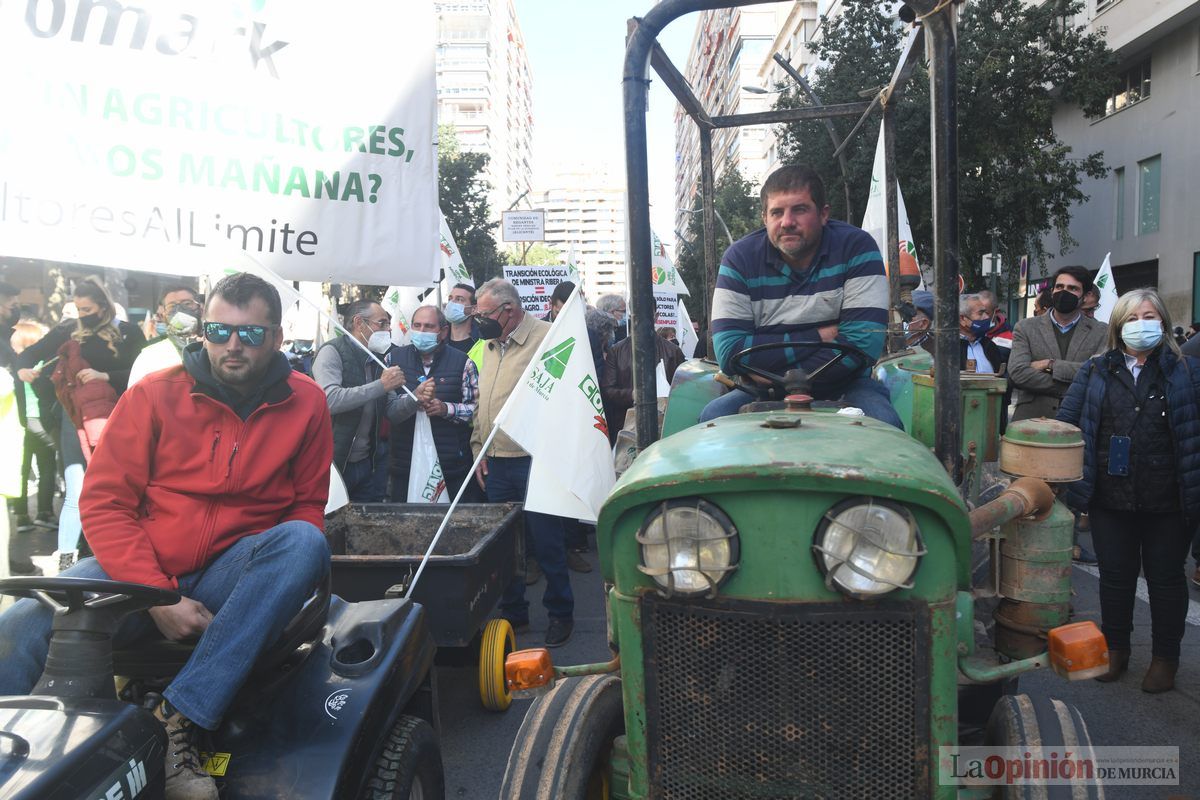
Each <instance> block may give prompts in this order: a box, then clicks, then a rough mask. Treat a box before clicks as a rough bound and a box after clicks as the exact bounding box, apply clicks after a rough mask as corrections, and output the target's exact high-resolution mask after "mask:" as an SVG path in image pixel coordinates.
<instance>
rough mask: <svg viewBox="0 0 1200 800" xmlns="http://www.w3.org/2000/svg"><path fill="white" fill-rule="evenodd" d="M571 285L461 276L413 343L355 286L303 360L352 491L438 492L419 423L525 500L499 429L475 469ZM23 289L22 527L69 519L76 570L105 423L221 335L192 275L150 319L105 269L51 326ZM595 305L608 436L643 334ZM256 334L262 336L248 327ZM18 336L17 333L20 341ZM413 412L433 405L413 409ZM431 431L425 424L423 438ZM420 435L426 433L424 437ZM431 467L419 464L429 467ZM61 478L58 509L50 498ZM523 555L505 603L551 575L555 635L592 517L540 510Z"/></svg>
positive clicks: (83, 284)
mask: <svg viewBox="0 0 1200 800" xmlns="http://www.w3.org/2000/svg"><path fill="white" fill-rule="evenodd" d="M574 290H575V285H574V284H572V283H569V282H565V283H561V284H559V285H558V286H557V287H556V288H555V289H554V292H553V294H552V296H551V299H550V304H549V306H550V307H549V313H548V314H546V318H545V319H539V318H538V317H537V316H536V315H534V314H532V313H528V312H526V311H525V310H524V308H523V307H522V305H521V302H520V298H519V296H518V294H517V292H516V289H515V288H514V287H513V286H512V285H511V284H510V283H508V282H507V281H504V280H500V279H497V280H493V281H489V282H488V283H486V284H484V285H483V286H481V287H479V289H478V290H477V289H476V288H475V287H473V286H471V285H469V284H458V285H455V286H453V287H451V288H450V290H449V292H448V294H447V296H446V297H445V298H444V300H445V303H444V304H443V305H441V306H434V305H425V306H421V307H420V308H417V309H416V310H415V311H414V312H413V313H412V314H411V318H410V319H409V320H408V324H409V331H408V343H407V344H404V345H400V346H398V345H396V344H394V343H393V340H392V330H393V326H392V322H393V321H392V318H391V315H390V314H389V313H388V312H387V311H386V310H385V309H384V307H383V306H382V305H381V304H380V303H379V302H378V301H377V300H374V299H370V298H367V299H360V300H355V301H353V302H351V303H349V304H348V305H347V306H345V307H344V308H343V309H342V310H341V311H342V313H341V322H342V323H343V325H344V329H345V331H346V332H347V333H348V334H349V335H348V336H339V337H334V338H332V339H330V340H329V341H327V342H325V343H324V344H322V345H321V346H320V347H319V348H317V350H316V352H315V353H314V354H312V357H311V358H309V359H305V360H300V359H295V360H293V361H292V362H291V364H292V368H293V369H297V370H301V371H303V372H306V373H307V374H309V375H310V377H312V378H313V379H314V380H315V381H316V383H317V384H318V386H320V388H321V389H322V391H323V392H324V395H325V400H326V406H327V410H328V412H329V414H330V425H331V433H332V447H333V455H332V463H333V464H334V465H335V466H336V467H337V469H338V472H339V473H340V476H341V478H342V481H343V483H344V484H345V486H346V490H347V493H348V496H349V499H350V500H351V501H352V502H367V503H379V502H393V503H404V502H409V501H427V500H428V499H429V498H428V496H427V495H426V496H422V495H421V493H420V490H421V489H424V488H425V487H424V486H421V487H416V488H414V486H410V484H411V483H412V480H410V479H411V478H412V477H413V474H414V473H419V472H420V470H418V469H414V468H413V464H412V461H413V453H414V449H413V445H414V437H417V436H423V437H424V436H428V437H429V439H431V441H432V445H433V449H434V450H435V451H436V454H437V461H438V463H439V465H440V468H441V474H442V477H443V479H444V487H440V488H442V489H443V491H445V493H446V495H447V496H448V497H454V496H456V495H457V494H458V493H459V490H460V489H461V490H462V502H467V503H472V502H500V501H502V500H522V499H524V495H525V487H526V483H527V481H528V469H529V457H528V456H527V455H525V454H524V452H523V451H522V450H521V449H520V448H519V447H518V446H517V445H516V444H515V443H513V442H511V441H510V440H508V439H507V437H505V436H504V435H503V434H499V435H497V437H496V438H495V439H494V440H493V442H492V444H491V446H490V447H489V450H488V452H487V453H486V454H485V458H484V459H483V462H482V464H481V466H480V468H479V470H478V471H477V473H476V474H470V467H471V465H472V463H473V462H474V460H475V455H477V454H478V451H479V448H480V446H481V442H482V437H483V436H486V434H487V433H488V432H490V428H491V424H492V420H493V419H494V417H495V414H496V413H497V412H498V411H499V409H500V408H501V406H503V404H504V401H505V400H506V399H507V397H508V395H509V394H510V393H511V392H512V391H513V389H514V387H515V382H516V380H517V378H518V377H519V376H520V374H521V373H523V372H524V370H525V368H526V367H527V366H528V364H529V361H530V359H531V358H532V355H533V352H534V351H535V350H536V349H537V347H538V345H539V343H540V342H541V339H542V337H543V336H544V335H545V332H546V330H548V328H549V325H550V323H551V322H552V321H553V320H554V319H555V317H556V316H557V314H558V313H559V312H560V311H561V309H562V307H563V305H564V304H565V303H566V301H567V300H568V298H569V297H570V296H571V294H572V292H573V291H574ZM19 294H20V291H19V290H18V289H17V288H16V287H13V286H10V285H8V284H3V283H0V316H3V319H4V321H5V323H6V330H4V331H0V340H2V341H3V343H4V344H5V345H6V346H7V347H6V348H4V350H3V351H0V357H2V358H3V359H4V366H7V367H8V368H10V369H11V370H12V372H13V373H14V376H15V377H16V378H18V383H17V384H16V385H17V388H18V391H17V393H16V395H17V400H18V408H19V411H20V419H21V422H22V423H23V424H24V426H25V443H26V446H25V448H24V452H23V454H22V458H23V468H22V477H23V478H24V479H25V480H23V482H22V487H23V489H24V488H25V487H28V486H29V485H30V479H31V477H32V476H33V473H34V470H35V468H36V481H35V482H34V484H33V485H34V486H35V487H36V502H35V503H34V507H33V508H31V507H30V500H31V498H28V497H26V496H24V495H22V496H21V497H19V498H16V499H15V500H14V501H13V506H14V508H15V521H16V531H17V533H18V535H19V534H22V533H26V532H28V531H30V530H32V529H34V528H36V527H38V526H41V527H45V528H51V527H53V528H55V529H57V531H58V537H57V546H56V549H55V552H54V558H53V562H54V568H56V569H57V570H58V571H60V572H61V571H65V570H68V569H69V568H71V566H72V565H73V564H75V563H76V562H77V561H78V560H79V559H81V558H84V557H86V556H88V555H90V554H91V545H90V543H89V542H90V537H87V538H85V537H84V536H83V535H82V530H83V525H82V521H81V518H80V512H79V502H80V494H81V492H82V490H83V486H84V484H85V475H86V472H87V469H88V468H89V464H90V462H91V458H92V455H93V451H94V448H95V447H96V445H97V443H98V441H99V436H100V432H101V431H102V430H104V428H105V426H106V425H107V422H108V420H109V418H110V417H111V415H112V413H113V411H114V409H115V408H116V404H117V401H118V400H119V399H120V398H121V396H122V395H123V394H125V393H126V392H127V391H128V389H129V388H130V387H132V386H134V385H135V384H137V383H139V382H140V381H142V380H144V379H146V377H147V376H149V375H151V374H154V373H156V372H158V371H160V370H164V369H167V368H170V367H173V366H179V365H181V364H183V363H184V361H185V358H186V356H187V353H188V352H189V348H190V350H191V351H193V352H195V351H199V350H200V349H202V348H203V347H204V346H205V342H210V343H211V339H210V338H209V336H208V332H207V331H206V330H205V329H204V328H202V324H201V323H202V319H204V312H203V310H202V298H201V296H200V295H199V294H198V293H197V291H196V290H195V289H194V288H192V287H189V286H186V285H182V284H179V285H172V286H168V287H167V288H166V289H165V290H164V291H163V292H162V293H161V297H160V298H159V303H158V306H157V308H156V309H155V311H154V312H153V313H151V314H149V315H147V317H146V319H145V320H144V321H143V322H142V324H141V325H136V324H132V323H130V322H128V321H125V320H124V319H123V317H124V313H123V309H121V308H120V307H119V306H118V305H117V304H115V303H114V302H113V301H112V299H111V297H110V296H109V294H108V293H107V291H106V290H105V289H104V287H103V286H102V284H101V283H100V282H99V281H98V280H83V281H79V282H78V283H76V284H75V286H74V288H73V292H72V301H71V304H72V305H71V307H70V308H68V309H66V311H67V313H66V314H65V315H64V319H63V320H62V322H60V323H59V324H58V325H56V326H54V327H52V328H46V327H45V326H44V325H42V324H41V323H40V322H37V321H34V320H32V319H23V318H22V316H21V309H20V307H19V302H18V296H19ZM585 319H586V325H587V331H588V338H589V343H590V346H591V354H592V357H593V359H594V367H595V372H596V377H597V381H598V383H599V384H600V385H601V388H602V398H603V403H604V406H605V415H606V418H607V420H608V423H609V430H610V436H611V437H612V438H613V439H614V440H615V437H616V435H617V433H618V432H619V431H620V430H621V428H622V427H624V426H625V417H626V414H627V412H628V411H629V409H630V408H631V407H632V406H633V400H632V380H633V379H632V340H631V339H630V338H629V337H628V336H627V306H626V302H625V299H624V298H623V297H621V296H619V295H615V294H610V295H603V296H600V297H598V298H597V299H596V303H595V305H594V306H587V307H586V312H585ZM659 333H660V335H659V337H657V338H656V340H655V341H656V348H657V352H656V355H657V357H658V358H659V359H660V360H661V361H662V362H663V364H664V367H665V372H666V376H667V378H668V380H669V379H670V378H671V377H672V376H673V373H674V371H675V368H676V367H677V366H678V365H679V364H680V363H682V362H683V360H684V358H683V354H682V352H681V351H680V350H679V348H678V346H677V345H676V344H675V342H674V333H675V331H674V328H663V329H661V330H660V332H659ZM239 336H240V337H241V338H240V339H239V341H242V342H243V343H244V344H246V345H247V347H258V346H261V345H258V344H255V341H256V339H255V337H254V336H252V337H251V339H252V340H254V341H247V340H246V339H245V336H246V334H245V333H242V334H239ZM10 343H11V344H10ZM418 412H422V413H423V415H424V416H425V417H426V418H427V422H428V426H427V431H428V432H427V433H426V432H425V430H426V429H424V421H421V423H420V424H418ZM420 441H421V442H424V441H426V439H421V440H420ZM418 449H419V448H418ZM421 477H423V476H421ZM56 492H58V493H61V495H62V502H61V509H60V510H59V512H58V513H57V515H56V513H55V503H54V498H55V494H56ZM525 528H526V537H527V539H526V545H527V554H528V557H527V559H526V562H525V569H524V574H523V576H522V580H521V581H520V582H519V583H520V585H519V586H518V585H517V582H514V586H513V587H510V592H509V593H508V595H506V599H505V604H504V608H503V610H504V613H505V615H506V616H508V617H509V618H510V621H511V622H512V623H513V624H514V625H515V626H517V627H522V626H524V625H526V624H527V623H528V606H527V604H526V603H525V602H524V599H523V596H524V586H525V585H526V583H528V584H533V583H536V582H537V581H538V580H539V579H541V578H542V577H543V576H544V577H545V579H546V582H547V589H546V597H545V599H544V602H545V605H546V607H547V610H548V611H549V612H550V618H551V626H550V629H549V630H548V631H547V637H546V638H547V643H548V644H550V645H551V646H557V645H560V644H562V643H564V642H565V641H566V640H567V639H568V638H569V637H570V634H571V629H572V625H573V616H572V614H573V609H572V602H571V593H570V583H569V577H568V571H569V570H574V571H577V572H588V571H591V569H592V564H591V562H590V561H589V559H588V558H587V557H586V553H587V552H588V550H589V542H588V534H589V532H590V531H591V530H592V529H593V528H592V526H591V525H590V524H589V523H587V522H581V521H579V520H565V519H559V518H552V517H547V516H546V515H537V514H534V513H532V512H531V513H530V514H529V515H528V517H527V519H526V526H525Z"/></svg>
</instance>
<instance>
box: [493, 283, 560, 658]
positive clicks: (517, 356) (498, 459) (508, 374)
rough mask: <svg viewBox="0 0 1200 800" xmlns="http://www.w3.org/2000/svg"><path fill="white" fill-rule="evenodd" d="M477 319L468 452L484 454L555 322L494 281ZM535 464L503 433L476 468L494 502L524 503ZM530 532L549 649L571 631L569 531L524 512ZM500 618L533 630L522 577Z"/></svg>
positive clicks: (511, 586)
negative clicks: (542, 579) (478, 352)
mask: <svg viewBox="0 0 1200 800" xmlns="http://www.w3.org/2000/svg"><path fill="white" fill-rule="evenodd" d="M473 311H474V318H475V322H476V323H477V325H478V326H479V335H480V336H481V337H482V338H483V339H484V340H485V341H486V344H485V345H484V348H485V349H484V355H483V366H482V368H481V369H480V370H479V396H478V398H477V403H478V404H477V405H476V407H475V428H474V430H473V431H472V433H471V449H472V450H473V451H474V453H475V455H479V451H480V449H481V448H482V447H483V443H484V442H485V441H486V440H487V437H488V434H490V433H491V432H492V428H493V426H494V424H495V420H496V415H497V414H499V413H500V409H501V408H503V406H504V403H505V401H506V400H508V396H509V395H510V394H512V392H513V389H514V388H516V385H517V382H518V381H519V380H520V379H521V376H522V375H524V374H525V370H526V368H527V367H528V366H529V362H530V361H532V360H533V356H534V354H535V353H537V351H538V348H539V347H540V346H541V344H542V340H543V339H544V338H546V333H547V332H548V331H549V330H550V324H549V323H548V322H543V321H542V320H540V319H537V318H535V317H534V316H533V315H531V314H527V313H525V309H524V308H522V306H521V298H520V295H518V294H517V290H516V289H515V288H514V287H513V285H512V284H511V283H509V282H508V281H506V280H503V279H500V278H494V279H492V280H490V281H488V282H487V283H485V284H483V286H480V287H479V289H478V290H476V292H475V308H474V309H473ZM531 462H532V459H531V458H530V456H529V454H528V453H526V452H525V451H524V450H522V449H521V446H520V445H518V444H517V443H516V442H514V441H513V440H512V439H510V438H509V437H508V436H507V435H506V434H505V433H504V432H503V431H500V432H497V433H496V436H495V438H493V439H492V443H491V444H490V445H489V446H488V449H487V452H486V453H484V458H483V460H481V461H480V463H479V469H478V470H477V471H476V479H477V480H478V481H479V485H480V486H482V487H483V488H484V491H486V492H487V499H488V502H489V503H503V502H509V501H519V502H524V501H525V492H526V489H527V488H528V486H529V468H530V464H531ZM525 529H526V531H527V533H528V534H529V535H528V540H529V541H530V542H531V544H532V546H533V556H534V558H535V559H536V560H537V563H538V564H539V565H540V566H541V568H542V573H543V574H544V575H545V576H546V591H545V592H544V593H543V594H542V605H543V606H545V608H546V614H547V616H548V617H549V618H550V624H549V627H547V629H546V646H547V647H558V646H560V645H563V644H566V642H567V640H568V639H570V638H571V631H572V630H573V629H574V626H575V623H574V615H575V598H574V596H573V595H572V594H571V579H570V573H568V572H567V542H566V530H565V529H564V528H563V520H562V518H561V517H555V516H552V515H550V514H541V513H538V512H536V511H526V512H525ZM500 614H501V616H502V617H504V618H505V619H507V620H508V621H509V622H510V623H511V624H512V626H513V629H514V630H516V629H519V628H522V627H527V626H528V625H529V601H527V600H526V599H525V578H524V576H523V575H518V576H516V577H515V578H514V579H513V581H512V582H511V583H510V584H509V585H508V589H507V590H506V591H505V592H504V597H503V599H501V601H500Z"/></svg>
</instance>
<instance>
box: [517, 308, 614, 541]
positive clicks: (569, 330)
mask: <svg viewBox="0 0 1200 800" xmlns="http://www.w3.org/2000/svg"><path fill="white" fill-rule="evenodd" d="M583 312H584V306H583V301H582V300H581V299H580V296H579V287H578V286H576V287H575V291H573V292H571V296H570V298H568V300H567V302H566V304H565V305H564V306H563V308H562V311H561V312H559V314H558V316H557V317H556V318H555V320H554V324H553V325H552V326H551V327H550V330H549V332H547V334H546V338H545V339H543V340H542V346H541V347H540V348H539V349H538V352H537V354H536V355H535V356H534V357H533V359H532V360H531V361H530V362H529V367H527V368H526V370H525V374H524V375H523V376H521V379H520V380H519V381H518V382H517V385H516V388H515V389H514V390H513V392H512V394H511V395H509V397H508V400H507V402H505V404H504V407H503V408H502V409H500V413H499V414H498V415H497V416H496V427H498V428H501V429H503V431H504V432H505V433H507V434H508V435H509V436H510V437H512V439H513V440H514V441H515V442H516V443H517V444H519V445H521V447H522V448H523V449H524V450H525V452H527V453H529V455H530V456H532V457H533V464H532V466H531V468H530V472H529V491H528V494H527V495H526V497H525V509H526V510H527V511H540V512H542V513H544V514H554V515H557V516H560V517H567V518H569V519H581V520H587V521H595V520H596V518H597V516H598V515H599V513H600V506H601V505H603V503H604V499H605V498H606V497H607V496H608V492H609V490H610V489H612V486H613V483H614V482H615V481H616V476H615V474H614V472H613V461H612V448H611V446H610V445H609V443H608V425H607V424H606V423H605V421H604V405H603V404H602V403H601V401H600V382H599V381H598V380H597V379H596V366H595V363H594V362H593V361H592V350H591V346H590V345H589V343H588V334H587V326H586V325H585V324H584V320H583Z"/></svg>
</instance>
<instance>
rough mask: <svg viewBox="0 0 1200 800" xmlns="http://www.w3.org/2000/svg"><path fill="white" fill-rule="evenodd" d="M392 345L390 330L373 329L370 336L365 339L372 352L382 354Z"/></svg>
mask: <svg viewBox="0 0 1200 800" xmlns="http://www.w3.org/2000/svg"><path fill="white" fill-rule="evenodd" d="M391 346H392V334H391V332H390V331H375V332H374V333H372V334H371V338H370V339H368V340H367V348H368V349H369V350H370V351H371V352H372V353H378V354H379V355H383V354H384V353H386V352H387V351H388V349H389V348H390V347H391Z"/></svg>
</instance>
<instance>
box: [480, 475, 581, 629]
mask: <svg viewBox="0 0 1200 800" xmlns="http://www.w3.org/2000/svg"><path fill="white" fill-rule="evenodd" d="M531 462H532V459H530V457H529V456H524V457H523V458H489V459H488V460H487V468H488V474H487V499H488V502H489V503H504V502H511V501H514V500H515V501H521V502H524V501H525V492H526V490H527V489H528V488H529V467H530V464H531ZM525 531H526V533H527V534H528V536H527V538H528V539H529V541H531V542H532V543H533V557H534V558H536V559H537V562H538V565H539V566H540V567H541V568H542V573H543V574H544V575H545V576H546V591H545V592H544V593H543V594H542V605H543V606H545V607H546V613H547V614H548V615H549V616H551V617H562V618H564V619H571V618H572V617H573V616H574V615H575V596H574V595H573V594H571V578H570V573H569V572H567V533H566V530H565V529H564V528H563V520H562V517H555V516H552V515H550V514H541V513H539V512H537V511H526V512H525ZM500 610H501V611H503V612H505V614H507V615H508V616H509V617H510V618H512V619H515V620H522V619H525V620H527V619H529V601H528V600H526V599H525V576H524V574H523V571H518V574H517V576H516V577H515V578H513V579H512V582H511V583H510V584H508V588H507V589H505V590H504V597H503V598H501V600H500Z"/></svg>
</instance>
